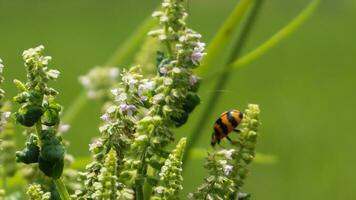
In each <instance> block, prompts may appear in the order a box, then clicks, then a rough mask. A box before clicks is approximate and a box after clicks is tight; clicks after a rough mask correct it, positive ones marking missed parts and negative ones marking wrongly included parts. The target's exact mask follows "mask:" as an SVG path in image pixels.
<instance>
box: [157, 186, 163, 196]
mask: <svg viewBox="0 0 356 200" xmlns="http://www.w3.org/2000/svg"><path fill="white" fill-rule="evenodd" d="M164 189H165V188H164V187H163V186H158V187H156V192H157V193H158V194H162V193H163V191H164Z"/></svg>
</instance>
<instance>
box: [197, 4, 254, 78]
mask: <svg viewBox="0 0 356 200" xmlns="http://www.w3.org/2000/svg"><path fill="white" fill-rule="evenodd" d="M254 2H255V0H240V1H239V3H238V4H237V5H236V7H235V9H234V10H233V11H232V13H231V15H230V16H229V17H228V19H227V20H225V22H224V24H223V25H222V27H220V29H219V31H218V32H217V33H216V35H215V36H214V38H213V40H212V41H211V42H210V44H209V46H208V49H207V55H206V56H205V58H204V60H203V63H202V65H201V66H200V67H198V68H197V69H196V70H195V72H196V73H197V74H203V73H204V72H206V71H209V69H210V67H212V65H214V64H215V62H216V60H218V59H219V58H220V57H221V56H222V55H224V54H225V49H226V47H227V46H229V45H230V44H231V42H232V39H233V37H234V36H235V32H236V30H237V28H238V27H239V26H240V24H241V22H242V20H243V17H244V16H245V14H246V13H247V12H248V10H249V8H250V6H251V5H252V4H253V3H254Z"/></svg>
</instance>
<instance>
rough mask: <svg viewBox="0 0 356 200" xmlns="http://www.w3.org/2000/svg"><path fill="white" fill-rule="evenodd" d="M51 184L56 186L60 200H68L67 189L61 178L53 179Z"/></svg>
mask: <svg viewBox="0 0 356 200" xmlns="http://www.w3.org/2000/svg"><path fill="white" fill-rule="evenodd" d="M53 182H54V184H55V185H56V188H57V191H58V193H59V195H60V196H61V199H62V200H70V196H69V193H68V191H67V188H66V186H65V185H64V183H63V181H62V179H61V178H59V179H53Z"/></svg>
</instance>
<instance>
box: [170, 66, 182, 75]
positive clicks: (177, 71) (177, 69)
mask: <svg viewBox="0 0 356 200" xmlns="http://www.w3.org/2000/svg"><path fill="white" fill-rule="evenodd" d="M172 71H173V72H174V73H176V74H179V73H180V72H181V70H180V69H179V68H178V67H174V68H173V70H172Z"/></svg>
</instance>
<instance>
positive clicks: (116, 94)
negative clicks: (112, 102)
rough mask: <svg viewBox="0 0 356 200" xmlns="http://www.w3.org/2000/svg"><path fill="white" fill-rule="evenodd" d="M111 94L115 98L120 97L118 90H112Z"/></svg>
mask: <svg viewBox="0 0 356 200" xmlns="http://www.w3.org/2000/svg"><path fill="white" fill-rule="evenodd" d="M110 92H111V94H113V95H114V96H119V90H118V89H112V90H110Z"/></svg>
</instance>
